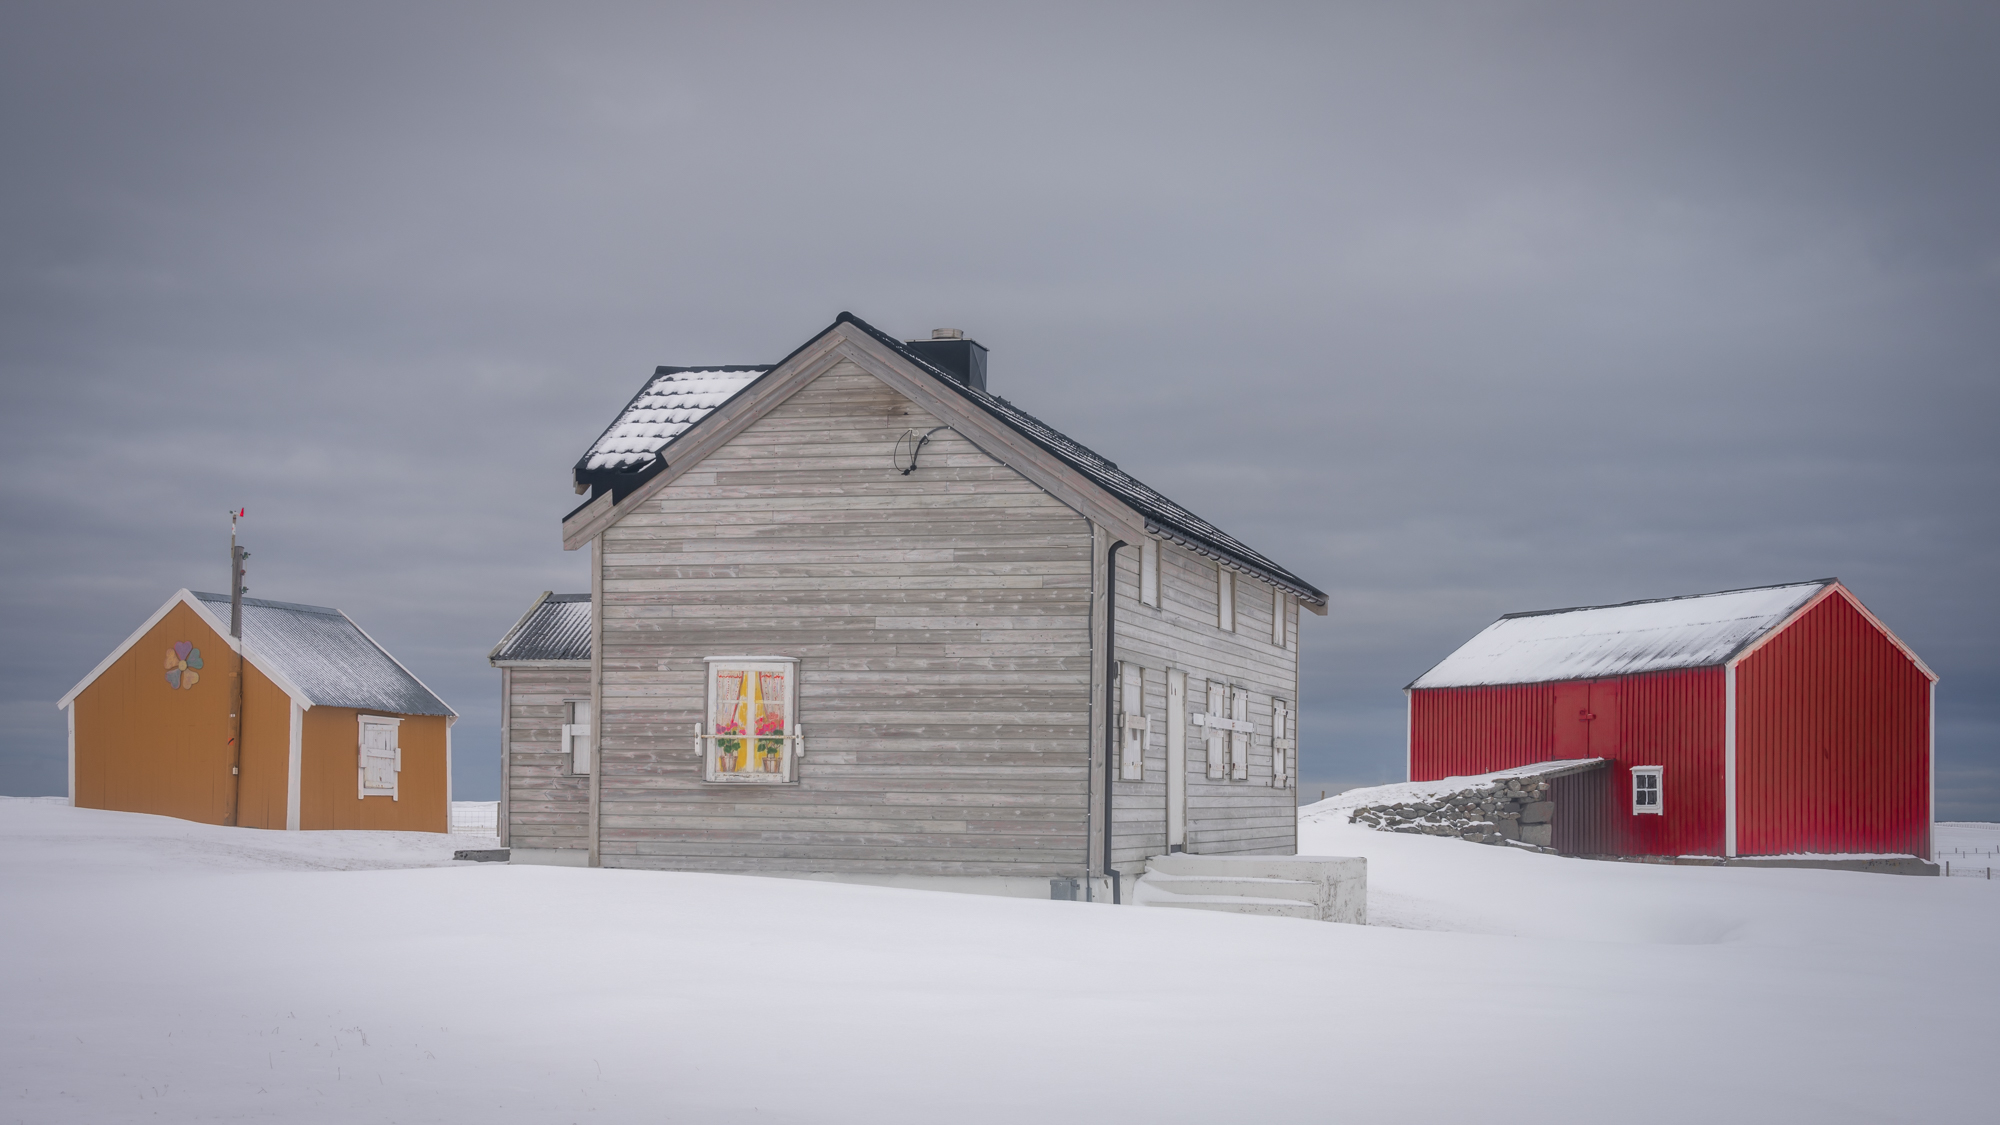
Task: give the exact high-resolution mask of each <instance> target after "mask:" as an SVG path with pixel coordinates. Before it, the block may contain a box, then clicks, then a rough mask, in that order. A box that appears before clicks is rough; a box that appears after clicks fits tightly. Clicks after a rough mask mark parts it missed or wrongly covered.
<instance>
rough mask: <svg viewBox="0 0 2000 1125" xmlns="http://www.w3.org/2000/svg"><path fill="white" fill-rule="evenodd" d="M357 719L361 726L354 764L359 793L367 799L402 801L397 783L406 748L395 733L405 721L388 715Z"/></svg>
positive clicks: (367, 716) (363, 716)
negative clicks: (385, 798) (357, 776)
mask: <svg viewBox="0 0 2000 1125" xmlns="http://www.w3.org/2000/svg"><path fill="white" fill-rule="evenodd" d="M357 718H358V719H359V725H360V728H361V729H360V732H359V733H360V740H359V745H358V750H359V752H358V753H357V755H356V759H357V760H356V763H355V764H356V767H357V768H356V770H355V773H356V774H358V775H359V782H360V785H359V788H360V793H359V796H360V797H361V798H363V799H364V800H365V799H366V798H369V797H387V798H389V799H390V800H392V801H398V800H401V799H402V798H401V797H400V796H399V795H398V793H397V789H398V784H397V783H398V782H399V781H400V780H401V779H402V774H403V747H402V744H401V743H400V742H399V741H398V740H397V737H396V735H397V731H398V730H399V729H400V728H401V727H402V725H403V720H401V719H392V718H390V717H389V716H387V715H360V716H357Z"/></svg>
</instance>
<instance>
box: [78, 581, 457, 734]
mask: <svg viewBox="0 0 2000 1125" xmlns="http://www.w3.org/2000/svg"><path fill="white" fill-rule="evenodd" d="M175 605H185V606H187V607H188V608H189V609H192V610H194V612H195V615H196V616H198V617H200V618H201V622H202V624H204V625H206V626H208V627H209V629H210V630H211V631H213V632H214V633H215V635H216V636H218V637H221V638H222V643H223V644H225V645H228V646H229V651H231V652H234V653H237V654H239V655H241V656H242V657H243V659H245V660H247V661H249V662H250V663H251V664H254V665H256V667H257V670H258V671H259V672H262V673H263V674H264V677H265V678H266V679H268V680H270V681H271V682H272V683H274V684H276V685H278V690H280V691H282V692H284V693H285V694H286V695H288V696H290V697H291V698H292V701H293V702H295V703H297V704H299V705H300V706H301V707H305V708H308V709H309V708H311V707H312V705H313V701H312V700H311V699H309V698H307V696H306V693H305V692H304V691H302V690H300V688H299V685H297V684H295V683H293V682H292V681H291V679H290V678H289V677H287V676H286V675H285V674H284V673H283V672H280V671H278V670H277V669H275V668H272V667H270V666H268V665H267V664H265V663H264V662H263V661H261V660H258V659H257V654H256V653H255V652H252V651H250V650H248V649H246V648H244V647H243V646H242V644H241V643H240V642H239V641H237V639H236V638H234V637H232V636H230V635H229V626H227V625H225V624H223V623H222V620H221V619H220V618H218V617H216V616H215V614H213V613H211V612H209V609H208V607H207V606H205V605H203V604H202V603H201V599H200V598H197V597H195V596H194V594H193V593H192V592H190V591H188V590H187V589H185V588H183V589H182V590H180V591H179V592H178V593H176V594H175V595H174V596H173V597H171V598H168V599H167V600H166V603H165V604H163V605H161V606H160V608H159V609H156V610H154V611H153V615H152V616H151V617H148V618H147V619H146V623H145V624H143V625H141V626H139V627H138V628H137V629H134V630H132V635H131V636H128V637H126V638H125V640H124V642H123V643H122V644H120V645H119V646H118V647H117V648H115V649H112V650H111V655H109V656H107V657H105V658H104V659H103V660H100V661H98V663H97V667H95V668H92V669H91V670H90V674H89V675H88V676H85V677H84V678H83V679H81V680H79V681H77V684H76V686H75V687H73V688H71V689H69V692H68V693H67V694H65V695H64V696H63V697H62V698H61V699H59V700H57V701H56V706H57V707H58V708H67V707H68V706H69V705H70V704H71V703H74V702H75V701H76V697H77V696H79V695H81V694H83V691H84V689H85V688H87V687H89V686H90V685H91V684H93V683H96V682H97V678H98V677H99V676H102V675H103V674H104V673H105V672H106V671H107V670H108V669H110V667H111V666H112V665H113V664H116V663H118V659H119V658H120V657H122V656H124V655H125V654H126V653H127V652H130V651H131V650H132V646H133V645H136V644H138V643H139V638H141V637H143V636H145V635H146V634H147V633H149V632H151V631H152V628H153V626H155V625H158V624H159V623H160V619H161V618H163V617H165V616H166V615H167V613H168V612H169V611H171V610H172V609H173V608H174V606H175ZM355 628H357V629H358V628H360V626H358V625H357V626H355ZM370 639H371V640H372V639H373V638H370ZM377 647H380V646H377ZM389 659H391V660H394V659H395V657H393V656H392V657H390V658H389ZM411 678H412V679H415V678H416V677H414V676H412V677H411ZM419 682H421V681H419ZM425 690H429V689H425Z"/></svg>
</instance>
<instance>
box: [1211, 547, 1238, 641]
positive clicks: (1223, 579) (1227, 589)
mask: <svg viewBox="0 0 2000 1125" xmlns="http://www.w3.org/2000/svg"><path fill="white" fill-rule="evenodd" d="M1215 623H1216V624H1217V625H1218V626H1220V627H1221V629H1222V631H1223V632H1225V633H1234V632H1235V631H1236V572H1235V571H1233V570H1230V569H1229V568H1228V567H1226V566H1223V565H1222V564H1221V563H1216V564H1215Z"/></svg>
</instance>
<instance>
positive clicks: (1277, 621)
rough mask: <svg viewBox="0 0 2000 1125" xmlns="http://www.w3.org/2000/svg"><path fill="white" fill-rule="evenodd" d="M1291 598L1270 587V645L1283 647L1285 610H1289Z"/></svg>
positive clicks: (1281, 591)
mask: <svg viewBox="0 0 2000 1125" xmlns="http://www.w3.org/2000/svg"><path fill="white" fill-rule="evenodd" d="M1291 600H1292V596H1291V595H1290V594H1287V593H1286V592H1284V591H1283V590H1280V589H1278V588H1277V587H1276V586H1273V587H1271V643H1272V644H1274V645H1277V646H1278V647H1279V648H1284V647H1285V639H1286V635H1285V625H1286V621H1285V618H1286V617H1287V616H1288V615H1287V614H1286V612H1285V611H1286V610H1287V609H1289V608H1290V603H1291Z"/></svg>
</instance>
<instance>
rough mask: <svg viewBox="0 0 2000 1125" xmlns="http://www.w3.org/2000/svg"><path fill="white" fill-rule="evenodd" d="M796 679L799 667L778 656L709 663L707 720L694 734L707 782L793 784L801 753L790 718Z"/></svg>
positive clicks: (797, 730) (717, 658) (725, 658)
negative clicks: (696, 733)
mask: <svg viewBox="0 0 2000 1125" xmlns="http://www.w3.org/2000/svg"><path fill="white" fill-rule="evenodd" d="M797 678H798V665H797V664H796V663H794V662H792V661H790V660H787V659H784V658H782V657H766V656H757V657H712V658H710V659H709V661H708V718H707V720H706V722H704V723H703V724H702V729H701V731H700V732H699V735H698V737H699V738H700V739H701V744H702V758H703V776H704V778H706V780H709V781H717V782H737V783H748V784H764V785H778V784H784V783H786V782H790V781H796V780H798V760H799V758H801V757H802V756H804V753H805V749H804V743H803V740H802V737H801V735H800V732H799V728H798V724H797V723H796V722H795V721H794V720H793V717H792V716H793V710H794V707H793V700H794V694H795V692H796V690H797V684H796V683H795V681H796V680H797Z"/></svg>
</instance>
